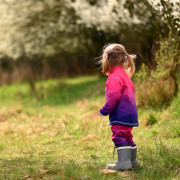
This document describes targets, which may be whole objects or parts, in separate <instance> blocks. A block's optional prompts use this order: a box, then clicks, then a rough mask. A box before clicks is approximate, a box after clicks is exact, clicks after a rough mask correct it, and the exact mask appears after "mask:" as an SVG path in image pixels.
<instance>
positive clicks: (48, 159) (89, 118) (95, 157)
mask: <svg viewBox="0 0 180 180" xmlns="http://www.w3.org/2000/svg"><path fill="white" fill-rule="evenodd" d="M104 86H105V78H99V77H98V76H86V77H79V78H69V79H57V80H46V81H41V82H36V88H37V92H36V93H35V94H33V93H31V92H30V91H29V87H28V85H27V84H25V83H24V84H23V83H22V84H15V85H7V86H2V87H1V88H0V100H1V101H0V136H1V141H0V180H4V179H12V180H19V179H29V180H31V179H33V180H34V179H53V180H59V179H60V180H61V179H62V180H63V179H67V180H72V179H73V180H74V179H78V180H79V179H83V180H85V179H103V180H105V179H108V180H109V179H112V180H115V179H153V180H154V179H158V180H159V179H178V178H179V175H180V151H179V149H180V144H179V142H180V130H179V129H180V128H179V127H180V121H179V120H180V93H179V94H178V97H176V98H174V99H173V101H172V102H171V104H170V105H169V106H168V107H165V108H163V109H162V108H161V109H153V108H151V109H145V108H141V109H138V113H139V122H140V127H138V128H134V130H133V134H134V140H135V142H136V144H137V146H138V160H139V163H140V166H139V167H138V168H137V169H133V170H132V171H126V172H117V173H113V174H103V173H100V172H99V171H100V170H102V169H104V168H105V167H106V165H107V163H108V162H113V161H112V152H113V143H112V141H111V132H110V127H109V126H108V117H101V116H99V115H98V110H99V108H100V107H101V106H102V105H103V103H104V101H105V95H104Z"/></svg>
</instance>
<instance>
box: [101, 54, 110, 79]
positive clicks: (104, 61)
mask: <svg viewBox="0 0 180 180" xmlns="http://www.w3.org/2000/svg"><path fill="white" fill-rule="evenodd" d="M101 65H102V73H103V74H104V75H106V76H107V75H108V74H109V70H110V68H111V65H110V63H109V61H108V56H107V55H106V54H103V56H102V59H101Z"/></svg>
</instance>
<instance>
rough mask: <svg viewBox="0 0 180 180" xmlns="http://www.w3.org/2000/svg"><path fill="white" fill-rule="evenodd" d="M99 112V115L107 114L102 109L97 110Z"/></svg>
mask: <svg viewBox="0 0 180 180" xmlns="http://www.w3.org/2000/svg"><path fill="white" fill-rule="evenodd" d="M99 114H100V115H101V116H107V115H108V114H107V113H104V112H103V110H102V109H100V110H99Z"/></svg>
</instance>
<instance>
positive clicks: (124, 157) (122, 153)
mask: <svg viewBox="0 0 180 180" xmlns="http://www.w3.org/2000/svg"><path fill="white" fill-rule="evenodd" d="M117 153H118V160H117V161H116V162H115V164H108V167H107V169H112V170H122V171H124V170H128V169H131V168H132V164H131V146H123V147H117Z"/></svg>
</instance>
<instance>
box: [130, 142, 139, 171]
mask: <svg viewBox="0 0 180 180" xmlns="http://www.w3.org/2000/svg"><path fill="white" fill-rule="evenodd" d="M136 156H137V147H136V145H135V146H132V149H131V163H132V167H133V168H135V167H137V166H138V161H137V160H136Z"/></svg>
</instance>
